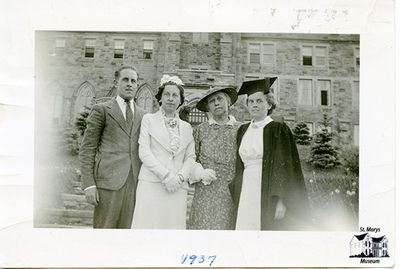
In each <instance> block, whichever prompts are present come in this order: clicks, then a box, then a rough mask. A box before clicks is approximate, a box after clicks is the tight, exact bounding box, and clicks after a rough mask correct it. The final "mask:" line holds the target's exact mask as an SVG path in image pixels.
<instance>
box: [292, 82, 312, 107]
mask: <svg viewBox="0 0 400 269" xmlns="http://www.w3.org/2000/svg"><path fill="white" fill-rule="evenodd" d="M302 80H311V104H303V103H300V102H299V101H300V100H299V98H300V81H302ZM296 88H297V105H299V106H304V107H313V106H315V85H314V79H313V78H310V77H299V78H298V79H297V87H296Z"/></svg>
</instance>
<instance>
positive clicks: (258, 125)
mask: <svg viewBox="0 0 400 269" xmlns="http://www.w3.org/2000/svg"><path fill="white" fill-rule="evenodd" d="M271 121H273V119H272V118H271V117H270V116H266V117H265V118H264V119H263V120H262V121H257V122H254V120H251V122H250V126H251V127H253V128H263V127H264V126H265V125H267V124H268V123H270V122H271Z"/></svg>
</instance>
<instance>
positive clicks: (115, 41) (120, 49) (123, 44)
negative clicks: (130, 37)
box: [113, 38, 125, 60]
mask: <svg viewBox="0 0 400 269" xmlns="http://www.w3.org/2000/svg"><path fill="white" fill-rule="evenodd" d="M119 41H122V42H123V43H122V48H117V42H119ZM117 51H119V52H120V51H122V57H115V55H117ZM120 54H121V53H120ZM124 56H125V39H124V38H114V52H113V59H117V60H119V59H123V58H124Z"/></svg>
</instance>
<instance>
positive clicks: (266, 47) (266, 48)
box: [262, 44, 275, 64]
mask: <svg viewBox="0 0 400 269" xmlns="http://www.w3.org/2000/svg"><path fill="white" fill-rule="evenodd" d="M262 58H263V63H264V64H274V63H275V45H274V44H263V57H262Z"/></svg>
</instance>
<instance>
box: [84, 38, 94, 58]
mask: <svg viewBox="0 0 400 269" xmlns="http://www.w3.org/2000/svg"><path fill="white" fill-rule="evenodd" d="M95 46H96V39H94V38H88V39H86V41H85V58H94V47H95Z"/></svg>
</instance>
